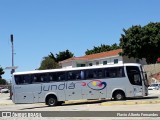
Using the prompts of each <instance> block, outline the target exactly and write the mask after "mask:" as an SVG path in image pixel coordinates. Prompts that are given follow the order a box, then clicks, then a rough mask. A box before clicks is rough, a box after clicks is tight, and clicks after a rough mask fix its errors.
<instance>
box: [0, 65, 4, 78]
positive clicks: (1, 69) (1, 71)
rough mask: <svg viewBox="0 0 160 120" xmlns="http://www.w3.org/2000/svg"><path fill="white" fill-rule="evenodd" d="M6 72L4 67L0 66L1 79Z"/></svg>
mask: <svg viewBox="0 0 160 120" xmlns="http://www.w3.org/2000/svg"><path fill="white" fill-rule="evenodd" d="M3 74H4V71H3V68H2V67H0V79H2V75H3Z"/></svg>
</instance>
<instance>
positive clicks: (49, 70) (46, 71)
mask: <svg viewBox="0 0 160 120" xmlns="http://www.w3.org/2000/svg"><path fill="white" fill-rule="evenodd" d="M140 65H141V64H138V63H125V64H109V65H99V66H87V67H75V68H60V69H47V70H33V71H25V72H15V73H13V75H20V74H35V73H48V72H61V71H62V72H64V71H71V70H87V69H96V68H108V67H120V66H140Z"/></svg>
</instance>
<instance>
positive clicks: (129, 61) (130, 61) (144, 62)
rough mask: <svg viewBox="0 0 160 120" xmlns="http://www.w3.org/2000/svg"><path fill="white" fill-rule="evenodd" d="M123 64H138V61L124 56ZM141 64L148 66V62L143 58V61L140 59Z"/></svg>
mask: <svg viewBox="0 0 160 120" xmlns="http://www.w3.org/2000/svg"><path fill="white" fill-rule="evenodd" d="M123 62H124V63H137V61H136V59H135V58H133V57H132V58H128V57H127V56H123ZM139 63H140V64H142V65H146V64H147V63H146V60H145V59H144V58H143V59H142V60H141V59H139Z"/></svg>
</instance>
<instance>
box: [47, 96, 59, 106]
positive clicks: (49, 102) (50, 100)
mask: <svg viewBox="0 0 160 120" xmlns="http://www.w3.org/2000/svg"><path fill="white" fill-rule="evenodd" d="M57 103H58V102H57V98H56V97H55V96H48V97H47V100H46V104H47V105H48V106H56V105H57Z"/></svg>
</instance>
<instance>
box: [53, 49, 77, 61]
mask: <svg viewBox="0 0 160 120" xmlns="http://www.w3.org/2000/svg"><path fill="white" fill-rule="evenodd" d="M73 56H74V54H73V53H72V52H70V51H69V50H66V51H62V52H59V53H58V54H56V58H55V59H56V62H60V61H63V60H66V59H68V58H71V57H73Z"/></svg>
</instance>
